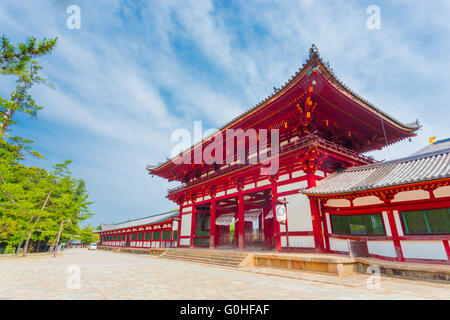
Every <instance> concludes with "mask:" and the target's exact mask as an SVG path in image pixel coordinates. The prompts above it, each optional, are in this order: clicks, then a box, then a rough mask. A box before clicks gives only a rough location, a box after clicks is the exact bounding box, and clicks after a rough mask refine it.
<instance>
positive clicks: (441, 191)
mask: <svg viewBox="0 0 450 320" xmlns="http://www.w3.org/2000/svg"><path fill="white" fill-rule="evenodd" d="M433 194H434V196H435V197H436V198H444V197H450V186H445V187H439V188H436V190H434V192H433Z"/></svg>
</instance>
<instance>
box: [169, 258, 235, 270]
mask: <svg viewBox="0 0 450 320" xmlns="http://www.w3.org/2000/svg"><path fill="white" fill-rule="evenodd" d="M162 258H164V259H168V260H179V261H187V262H194V263H203V264H213V265H218V266H226V267H235V268H236V267H239V263H231V262H226V261H208V260H203V259H192V258H184V257H162Z"/></svg>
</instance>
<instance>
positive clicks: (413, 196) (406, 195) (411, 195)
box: [392, 190, 430, 202]
mask: <svg viewBox="0 0 450 320" xmlns="http://www.w3.org/2000/svg"><path fill="white" fill-rule="evenodd" d="M429 198H430V194H429V193H428V191H425V190H412V191H402V192H399V193H397V194H396V195H395V197H394V199H392V202H400V201H414V200H422V199H429Z"/></svg>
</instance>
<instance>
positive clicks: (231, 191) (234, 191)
mask: <svg viewBox="0 0 450 320" xmlns="http://www.w3.org/2000/svg"><path fill="white" fill-rule="evenodd" d="M237 191H238V190H237V189H236V188H233V189H230V190H227V195H228V194H232V193H236V192H237Z"/></svg>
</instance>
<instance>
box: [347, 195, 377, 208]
mask: <svg viewBox="0 0 450 320" xmlns="http://www.w3.org/2000/svg"><path fill="white" fill-rule="evenodd" d="M382 203H383V201H381V200H380V199H379V198H378V197H376V196H367V197H359V198H355V199H354V200H353V205H354V206H355V207H359V206H370V205H372V204H382Z"/></svg>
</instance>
